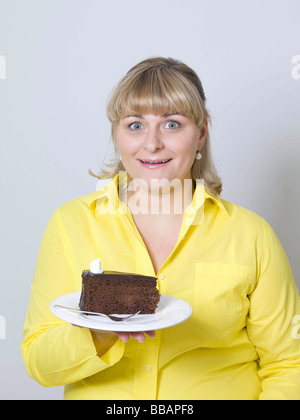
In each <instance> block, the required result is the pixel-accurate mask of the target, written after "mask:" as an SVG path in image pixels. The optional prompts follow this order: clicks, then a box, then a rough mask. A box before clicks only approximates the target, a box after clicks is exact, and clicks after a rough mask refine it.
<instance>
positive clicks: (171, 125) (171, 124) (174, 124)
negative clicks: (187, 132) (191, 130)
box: [165, 121, 181, 130]
mask: <svg viewBox="0 0 300 420" xmlns="http://www.w3.org/2000/svg"><path fill="white" fill-rule="evenodd" d="M165 127H166V128H169V129H171V130H174V129H175V128H179V127H181V124H180V123H179V122H177V121H168V122H167V123H166V124H165Z"/></svg>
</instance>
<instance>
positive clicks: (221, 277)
mask: <svg viewBox="0 0 300 420" xmlns="http://www.w3.org/2000/svg"><path fill="white" fill-rule="evenodd" d="M253 275H254V270H253V269H252V268H251V267H248V266H244V265H233V264H205V263H198V264H197V265H196V272H195V276H196V278H195V294H194V305H193V314H194V317H195V318H196V320H197V321H198V323H200V324H201V326H202V328H205V329H206V330H207V331H210V332H213V331H216V332H218V333H221V332H225V331H226V332H228V331H231V332H234V331H235V330H236V331H237V330H240V329H241V328H244V327H245V325H246V318H247V313H248V309H249V300H248V298H247V291H248V290H249V287H250V284H251V283H252V282H253Z"/></svg>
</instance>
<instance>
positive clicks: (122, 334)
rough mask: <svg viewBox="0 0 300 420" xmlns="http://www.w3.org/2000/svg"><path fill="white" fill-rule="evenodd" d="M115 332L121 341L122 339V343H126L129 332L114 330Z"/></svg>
mask: <svg viewBox="0 0 300 420" xmlns="http://www.w3.org/2000/svg"><path fill="white" fill-rule="evenodd" d="M115 334H116V335H117V336H118V337H119V339H120V340H121V341H123V342H124V343H127V341H128V340H129V338H130V334H129V333H128V332H120V331H115Z"/></svg>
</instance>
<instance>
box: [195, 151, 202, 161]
mask: <svg viewBox="0 0 300 420" xmlns="http://www.w3.org/2000/svg"><path fill="white" fill-rule="evenodd" d="M201 158H202V155H201V153H200V152H197V153H196V157H195V159H196V160H200V159H201Z"/></svg>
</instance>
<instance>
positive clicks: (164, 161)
mask: <svg viewBox="0 0 300 420" xmlns="http://www.w3.org/2000/svg"><path fill="white" fill-rule="evenodd" d="M169 160H170V159H167V160H161V161H159V162H148V161H146V160H141V162H143V163H150V164H152V165H155V164H158V163H166V162H169Z"/></svg>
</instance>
